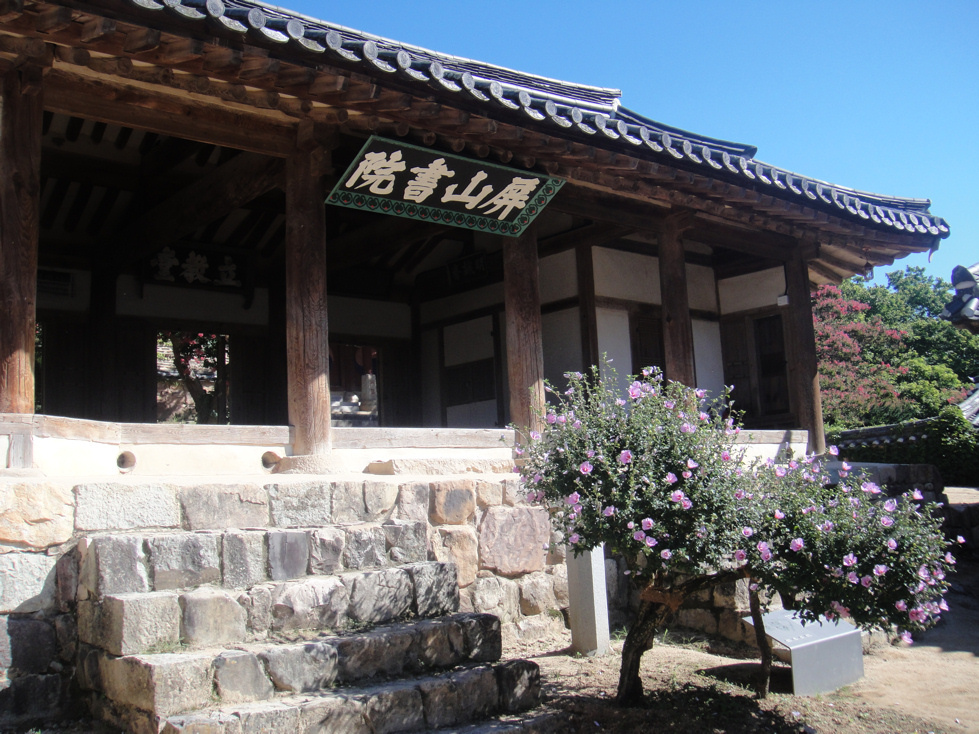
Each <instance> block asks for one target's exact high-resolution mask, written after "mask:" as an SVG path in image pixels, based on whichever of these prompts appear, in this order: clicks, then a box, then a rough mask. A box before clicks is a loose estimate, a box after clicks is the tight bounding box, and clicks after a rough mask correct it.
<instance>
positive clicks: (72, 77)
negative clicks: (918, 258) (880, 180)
mask: <svg viewBox="0 0 979 734" xmlns="http://www.w3.org/2000/svg"><path fill="white" fill-rule="evenodd" d="M0 72H2V75H3V76H2V79H3V85H2V99H0V104H2V115H0V116H2V129H0V172H2V175H0V302H2V303H3V309H2V313H0V365H2V367H0V413H3V414H8V416H9V415H21V416H27V415H30V414H32V413H34V412H35V411H37V412H38V413H40V414H44V415H51V416H65V417H71V418H84V419H90V420H97V421H115V422H125V423H152V422H154V421H155V416H156V395H157V370H156V355H157V340H158V335H159V334H160V333H161V332H164V331H169V330H185V331H192V332H200V333H214V334H220V335H223V336H226V337H227V342H228V345H229V347H228V354H227V358H226V359H227V365H226V369H227V374H228V376H229V377H228V380H229V385H230V387H229V401H230V406H231V408H230V419H231V422H232V423H234V424H246V425H259V426H260V425H265V426H285V425H289V426H292V427H293V429H292V433H291V434H290V442H289V443H290V446H289V447H288V450H289V451H290V452H291V453H294V454H317V453H323V452H328V451H329V447H330V445H331V412H332V414H333V415H332V418H333V419H334V420H343V421H360V424H368V423H376V424H379V425H381V426H389V427H408V426H413V427H493V426H500V427H502V426H505V425H507V424H508V423H511V422H512V423H515V424H517V425H526V424H527V423H528V422H529V421H530V420H531V412H530V411H531V404H532V403H533V402H535V401H540V400H542V394H543V393H542V390H541V380H542V379H543V378H545V377H546V378H549V379H551V380H555V381H558V382H559V381H560V379H561V375H562V373H563V372H565V371H567V370H570V369H581V368H583V367H584V366H587V365H589V364H592V363H595V362H596V361H597V360H598V359H599V358H600V355H601V354H603V353H607V354H608V355H609V356H610V357H612V358H613V359H614V363H615V365H616V366H617V367H618V368H619V370H620V371H621V372H623V373H628V372H631V371H633V370H634V369H638V368H640V367H642V366H645V365H648V364H655V365H659V366H661V367H662V368H663V370H664V371H665V373H666V376H667V377H668V378H670V379H675V380H680V381H683V382H685V383H697V384H698V385H700V386H702V387H705V388H708V389H710V390H712V391H715V392H716V391H718V390H720V389H721V387H722V385H724V384H733V385H734V386H735V393H734V394H735V398H736V401H737V406H738V407H739V408H740V409H742V410H744V411H745V417H746V421H747V424H748V425H749V426H753V427H758V428H805V429H809V430H810V431H811V432H812V433H811V438H810V442H811V445H812V446H813V447H814V448H817V449H818V448H820V447H821V445H822V444H821V438H820V437H821V421H820V407H819V390H818V382H817V378H816V362H815V352H814V347H813V330H812V315H811V310H810V302H809V295H808V294H809V291H810V288H811V287H813V286H814V285H816V284H820V283H828V282H839V281H840V280H841V279H843V278H845V277H848V276H850V275H852V274H854V273H859V272H863V271H865V270H866V269H868V268H870V267H874V266H882V265H889V264H891V263H892V262H893V261H894V260H895V259H896V258H900V257H903V256H905V255H907V254H909V253H913V252H922V251H927V250H930V249H934V248H936V247H938V244H939V242H940V241H941V239H942V238H943V237H946V236H947V235H948V227H947V225H946V223H945V222H944V221H943V220H942V219H941V218H939V217H936V216H934V215H932V214H931V213H930V211H929V202H928V201H927V200H923V199H905V198H896V197H890V196H880V195H877V194H872V193H867V192H861V191H855V190H853V189H849V188H846V187H844V186H839V185H836V184H830V183H826V182H824V181H818V180H814V179H812V178H809V177H807V176H805V175H804V174H800V173H795V172H792V171H788V170H785V169H783V168H779V167H778V166H777V165H774V164H769V163H765V162H762V161H761V160H759V159H758V158H757V157H756V149H755V148H754V147H753V146H750V145H745V144H739V143H733V142H728V141H724V140H718V139H714V138H709V137H705V136H703V135H698V134H695V133H691V132H687V131H684V130H678V129H676V128H673V127H670V126H668V125H665V124H662V123H659V122H655V121H654V120H652V119H649V118H647V117H644V116H642V115H641V114H638V113H636V112H633V111H631V110H629V109H627V108H625V107H624V106H622V104H621V100H620V93H619V91H618V90H614V89H601V88H595V87H589V86H583V85H578V84H573V83H569V82H562V81H556V80H552V79H546V78H542V77H537V76H534V75H532V74H528V73H523V72H517V71H512V70H509V69H504V68H500V67H496V66H492V65H490V64H484V63H479V62H475V61H471V60H467V59H461V58H455V57H452V56H446V55H443V54H439V53H436V52H433V51H429V50H425V49H421V48H416V47H413V46H410V45H407V44H401V43H397V42H394V41H390V40H387V39H383V38H379V37H376V36H371V35H369V34H367V33H362V32H359V31H354V30H351V29H348V28H344V27H340V26H337V25H333V24H331V23H329V22H327V21H321V20H315V19H312V18H309V17H305V16H301V15H299V14H295V13H290V12H289V11H288V10H282V9H277V8H272V7H268V6H265V5H262V4H260V3H254V2H247V1H245V0H207V1H206V2H205V1H204V0H162V1H161V2H157V1H156V0H82V1H77V2H75V1H73V2H68V1H67V0H65V1H64V2H58V1H57V0H54V1H52V2H36V1H35V0H3V2H2V4H0ZM800 144H801V141H800ZM324 202H325V203H324ZM38 329H39V333H40V334H41V337H40V341H39V342H38V343H39V344H40V345H41V349H42V351H43V354H42V355H41V356H42V359H41V360H40V361H39V363H38V364H37V366H35V340H36V333H37V332H38ZM365 375H367V376H368V377H367V378H366V379H365V377H364V376H365ZM374 390H376V393H377V395H376V402H375V398H374V395H373V391H374ZM331 405H332V410H331V407H330V406H331ZM375 405H376V410H375ZM351 414H352V415H351ZM16 446H17V442H16V441H15V440H13V439H11V441H10V444H9V446H8V455H9V456H8V460H7V465H8V466H15V465H18V463H20V464H23V463H24V462H25V461H26V462H28V463H29V457H28V458H25V455H24V454H23V452H21V453H20V454H18V450H16ZM18 456H19V457H20V458H17V457H18Z"/></svg>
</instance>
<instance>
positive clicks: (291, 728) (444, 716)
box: [96, 660, 541, 734]
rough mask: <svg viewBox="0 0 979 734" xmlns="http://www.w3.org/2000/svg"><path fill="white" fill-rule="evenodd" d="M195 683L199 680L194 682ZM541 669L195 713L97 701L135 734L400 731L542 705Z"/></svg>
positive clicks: (479, 669)
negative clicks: (161, 733)
mask: <svg viewBox="0 0 979 734" xmlns="http://www.w3.org/2000/svg"><path fill="white" fill-rule="evenodd" d="M195 683H196V681H195ZM540 697H541V686H540V669H539V668H538V666H537V664H536V663H532V662H528V661H524V660H512V661H509V662H506V663H499V664H496V665H487V664H472V665H466V666H461V667H457V668H455V669H453V670H450V671H446V672H443V673H440V674H436V675H424V676H416V677H412V678H406V679H403V680H399V681H385V682H379V683H377V684H375V685H371V686H362V687H351V688H337V689H334V690H332V691H318V692H315V693H305V694H294V695H285V696H276V697H275V698H274V699H272V700H264V701H246V702H239V703H234V704H228V703H221V702H217V705H216V706H214V707H213V708H206V709H205V708H204V706H203V705H202V706H200V707H199V708H198V710H196V711H192V712H188V713H177V714H173V713H171V714H164V713H159V712H157V713H154V712H150V711H146V710H143V709H139V708H137V707H125V706H118V705H114V704H113V703H111V702H109V701H107V700H106V699H101V700H99V701H97V702H96V707H97V708H99V709H100V711H99V713H100V714H101V715H102V716H103V718H105V719H107V720H109V721H110V722H112V723H113V724H115V725H116V726H120V727H122V728H124V729H125V730H126V731H129V732H133V733H134V734H157V733H158V732H161V731H162V732H166V733H167V734H177V733H178V732H184V733H185V734H204V733H205V732H206V733H207V734H218V733H222V734H258V732H297V733H301V734H306V733H309V734H312V733H314V732H315V733H318V734H319V733H322V734H328V733H329V734H341V733H351V734H352V733H355V732H357V733H359V732H363V734H396V733H397V732H411V731H431V730H436V729H439V728H444V727H451V726H460V725H464V724H468V723H470V722H476V721H480V720H482V719H485V718H487V717H490V716H494V715H498V714H515V713H519V712H522V711H527V710H529V709H531V708H534V707H535V706H537V705H538V704H539V703H540Z"/></svg>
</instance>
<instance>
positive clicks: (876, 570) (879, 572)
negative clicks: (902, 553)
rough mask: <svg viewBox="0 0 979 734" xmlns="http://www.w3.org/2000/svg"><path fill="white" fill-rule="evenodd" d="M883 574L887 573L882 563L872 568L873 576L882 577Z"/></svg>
mask: <svg viewBox="0 0 979 734" xmlns="http://www.w3.org/2000/svg"><path fill="white" fill-rule="evenodd" d="M885 573H887V566H885V565H884V564H883V563H878V564H877V565H876V566H874V576H883V575H884V574H885Z"/></svg>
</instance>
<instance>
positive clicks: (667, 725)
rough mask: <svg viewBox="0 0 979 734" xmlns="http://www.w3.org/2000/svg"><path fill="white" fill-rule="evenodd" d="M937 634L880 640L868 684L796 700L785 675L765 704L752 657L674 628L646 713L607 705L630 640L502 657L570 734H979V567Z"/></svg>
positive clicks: (654, 663)
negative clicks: (585, 653)
mask: <svg viewBox="0 0 979 734" xmlns="http://www.w3.org/2000/svg"><path fill="white" fill-rule="evenodd" d="M948 602H949V605H950V607H951V611H949V612H948V613H947V614H946V615H945V616H944V617H943V619H942V621H941V622H940V623H939V625H938V626H937V627H935V628H933V629H931V630H929V631H927V632H925V633H923V634H920V635H918V637H917V639H916V641H915V643H914V644H913V645H911V646H906V645H904V644H901V643H898V644H897V645H892V644H888V643H887V642H885V641H883V640H881V641H878V642H876V643H875V644H874V645H872V647H871V650H870V652H869V653H868V654H866V655H865V656H864V673H865V675H864V678H863V679H862V680H860V681H858V682H857V683H855V684H853V685H852V686H848V687H846V688H844V689H841V690H839V691H837V692H834V693H831V694H823V695H820V696H814V697H801V696H792V695H790V694H789V693H788V692H789V691H791V678H790V671H789V668H788V667H787V666H777V667H776V669H775V670H774V671H773V675H772V690H773V693H772V694H771V695H770V696H769V697H768V698H767V699H766V700H764V701H758V700H756V699H755V698H754V693H753V687H752V686H753V676H754V675H755V674H756V672H757V669H758V662H757V657H756V653H755V652H754V651H752V650H750V649H748V648H745V647H740V648H739V647H737V646H734V645H731V644H729V643H726V642H723V641H719V640H712V639H707V638H704V637H703V636H698V635H695V634H691V633H685V632H683V631H682V630H668V631H667V633H666V635H665V637H666V642H665V644H661V643H660V641H658V642H657V644H656V645H654V647H653V649H652V650H650V651H649V652H648V653H646V655H645V656H644V657H643V666H642V676H643V684H644V688H645V689H646V692H647V693H646V706H645V707H644V708H641V709H638V708H634V709H619V708H616V707H614V706H613V705H612V704H611V701H610V699H611V698H612V697H613V696H614V694H615V689H616V685H617V682H618V671H619V661H620V656H619V654H618V653H619V652H621V649H622V642H621V640H620V641H616V642H613V653H612V654H610V655H608V656H605V657H602V658H584V657H575V656H573V655H571V654H570V644H571V637H570V633H569V632H566V631H564V630H561V629H558V628H556V629H555V630H554V631H553V632H552V633H551V634H550V635H549V636H548V637H546V638H544V639H541V640H537V641H532V642H531V641H513V640H511V641H508V644H507V646H506V648H505V649H504V657H525V658H529V659H533V660H535V661H536V662H537V663H538V664H539V665H540V666H541V672H542V677H543V680H544V691H545V697H546V706H547V709H548V710H551V711H560V712H563V713H564V714H565V715H567V716H569V717H570V723H569V724H568V725H567V728H566V729H565V730H566V731H568V732H599V731H608V732H689V733H691V734H693V733H694V732H802V733H807V734H811V733H813V732H817V733H819V734H824V733H827V734H828V733H830V732H832V733H833V734H836V733H839V734H868V733H869V734H902V733H904V732H909V733H910V732H922V733H924V732H935V733H936V734H939V733H941V732H945V733H947V734H960V733H962V732H975V733H977V734H979V560H977V559H976V558H975V557H972V558H961V559H960V562H959V566H958V573H957V574H956V576H955V577H953V579H952V591H951V593H950V594H949V596H948Z"/></svg>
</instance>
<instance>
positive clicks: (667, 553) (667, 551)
mask: <svg viewBox="0 0 979 734" xmlns="http://www.w3.org/2000/svg"><path fill="white" fill-rule="evenodd" d="M659 557H660V558H662V559H663V560H664V561H668V560H670V559H671V558H672V557H673V551H671V550H670V549H669V548H664V549H663V550H661V551H660V552H659Z"/></svg>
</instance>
